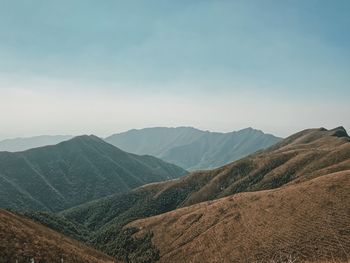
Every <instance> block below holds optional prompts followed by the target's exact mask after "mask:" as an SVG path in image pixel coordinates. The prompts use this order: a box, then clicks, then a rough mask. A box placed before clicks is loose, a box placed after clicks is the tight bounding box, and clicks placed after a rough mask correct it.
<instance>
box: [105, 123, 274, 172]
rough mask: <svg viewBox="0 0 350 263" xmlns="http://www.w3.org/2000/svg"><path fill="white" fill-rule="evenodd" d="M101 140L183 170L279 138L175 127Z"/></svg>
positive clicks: (261, 146)
mask: <svg viewBox="0 0 350 263" xmlns="http://www.w3.org/2000/svg"><path fill="white" fill-rule="evenodd" d="M105 140H106V141H107V142H109V143H111V144H113V145H115V146H117V147H120V148H121V149H123V150H125V151H127V152H132V153H136V154H150V155H153V156H156V157H158V158H161V159H163V160H165V161H168V162H171V163H174V164H177V165H179V166H181V167H183V168H185V169H187V170H200V169H209V168H216V167H219V166H222V165H224V164H227V163H229V162H232V161H235V160H238V159H240V158H242V157H245V156H247V155H249V154H251V153H254V152H256V151H258V150H261V149H264V148H267V147H269V146H271V145H273V144H275V143H277V142H278V141H280V140H281V139H280V138H277V137H275V136H273V135H270V134H265V133H263V132H262V131H259V130H255V129H252V128H247V129H243V130H240V131H236V132H229V133H218V132H208V131H201V130H197V129H194V128H191V127H178V128H146V129H141V130H130V131H127V132H124V133H120V134H115V135H112V136H110V137H108V138H106V139H105Z"/></svg>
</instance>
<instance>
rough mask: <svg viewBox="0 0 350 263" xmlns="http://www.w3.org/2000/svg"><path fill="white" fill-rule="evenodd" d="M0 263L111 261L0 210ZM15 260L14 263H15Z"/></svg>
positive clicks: (91, 250)
mask: <svg viewBox="0 0 350 263" xmlns="http://www.w3.org/2000/svg"><path fill="white" fill-rule="evenodd" d="M0 233H1V235H0V262H1V263H5V262H6V263H9V262H30V260H31V259H34V260H35V262H61V259H63V260H64V262H67V263H80V262H81V263H107V262H108V263H112V262H116V261H115V260H114V259H113V258H111V257H109V256H107V255H105V254H103V253H102V252H99V251H97V250H95V249H92V248H90V247H87V246H86V245H83V244H82V243H79V242H77V241H76V240H73V239H70V238H67V237H65V236H63V235H62V234H59V233H57V232H55V231H53V230H51V229H49V228H47V227H45V226H42V225H40V224H37V223H34V222H33V221H31V220H29V219H27V218H24V217H22V216H19V215H17V214H13V213H11V212H8V211H5V210H0ZM16 260H17V261H16Z"/></svg>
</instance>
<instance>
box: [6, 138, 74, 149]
mask: <svg viewBox="0 0 350 263" xmlns="http://www.w3.org/2000/svg"><path fill="white" fill-rule="evenodd" d="M72 138H73V136H70V135H42V136H35V137H28V138H14V139H6V140H3V141H0V151H8V152H19V151H25V150H29V149H32V148H37V147H43V146H47V145H55V144H57V143H60V142H63V141H67V140H70V139H72Z"/></svg>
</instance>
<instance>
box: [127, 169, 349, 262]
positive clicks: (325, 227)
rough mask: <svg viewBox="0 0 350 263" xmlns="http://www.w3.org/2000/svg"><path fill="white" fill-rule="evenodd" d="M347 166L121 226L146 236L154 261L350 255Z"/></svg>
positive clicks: (317, 258) (340, 257) (341, 258)
mask: <svg viewBox="0 0 350 263" xmlns="http://www.w3.org/2000/svg"><path fill="white" fill-rule="evenodd" d="M349 200H350V170H347V171H343V172H338V173H332V174H329V175H325V176H322V177H318V178H316V179H313V180H310V181H307V182H304V183H299V184H291V185H288V186H285V187H282V188H279V189H276V190H267V191H259V192H250V193H241V194H236V195H233V196H230V197H225V198H222V199H219V200H215V201H209V202H203V203H200V204H196V205H193V206H189V207H186V208H181V209H177V210H175V211H171V212H168V213H166V214H162V215H159V216H155V217H151V218H146V219H141V220H138V221H136V222H133V223H131V224H129V225H128V226H127V227H130V228H136V229H138V230H140V231H139V232H138V233H136V234H135V235H137V236H142V235H144V234H146V233H148V232H152V233H153V234H154V236H153V238H152V241H153V243H154V244H155V246H156V248H158V249H159V251H160V260H159V262H230V263H231V262H256V261H257V262H270V260H271V259H274V258H275V259H285V260H286V259H287V257H289V256H291V257H292V258H293V259H294V260H295V261H293V262H301V261H305V260H309V261H321V260H330V259H332V260H335V259H336V260H339V261H342V262H348V260H349V259H350V258H349V255H350V202H349Z"/></svg>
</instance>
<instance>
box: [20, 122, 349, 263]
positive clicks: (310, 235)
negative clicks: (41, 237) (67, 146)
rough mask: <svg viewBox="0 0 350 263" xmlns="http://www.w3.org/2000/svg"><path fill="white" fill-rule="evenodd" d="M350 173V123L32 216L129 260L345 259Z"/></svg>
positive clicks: (252, 260)
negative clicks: (214, 166) (208, 167)
mask: <svg viewBox="0 0 350 263" xmlns="http://www.w3.org/2000/svg"><path fill="white" fill-rule="evenodd" d="M349 176H350V138H349V136H348V135H347V133H346V131H345V130H344V128H342V127H338V128H335V129H333V130H326V129H324V128H320V129H309V130H304V131H301V132H299V133H297V134H294V135H292V136H290V137H288V138H286V139H284V140H282V141H281V142H279V143H277V144H275V145H274V146H271V147H269V148H268V149H266V150H263V151H260V152H257V153H255V154H252V155H250V156H248V157H245V158H243V159H240V160H238V161H235V162H232V163H230V164H228V165H225V166H223V167H220V168H217V169H214V170H210V171H197V172H192V173H190V174H189V175H186V176H184V177H181V178H178V179H175V180H171V181H166V182H159V183H153V184H148V185H144V186H141V187H139V188H136V189H134V190H132V191H130V192H126V193H121V194H116V195H111V196H108V197H105V198H102V199H98V200H95V201H92V202H89V203H85V204H82V205H80V206H77V207H72V208H70V209H68V210H65V211H61V212H60V213H55V214H52V213H45V212H44V213H43V212H41V213H38V212H35V211H34V212H28V213H26V214H25V215H26V216H28V217H30V218H32V219H33V220H35V221H37V222H41V223H43V224H45V225H47V226H49V227H51V228H53V229H55V230H57V231H59V232H61V233H64V234H67V235H70V236H72V237H75V238H77V239H79V240H81V241H82V242H85V243H87V244H89V245H91V246H94V247H95V248H98V249H100V250H102V251H104V252H106V253H108V254H109V255H111V256H113V257H115V258H117V259H118V260H120V261H122V262H156V261H159V262H216V260H217V259H220V260H221V261H220V262H271V261H272V262H288V260H294V261H293V262H306V261H310V262H327V260H337V261H339V262H346V260H347V259H348V255H349V253H350V232H349V230H350V229H349V218H350V214H349V211H350V202H348V201H347V200H350V182H349V179H350V177H349ZM135 220H136V221H135ZM305 233H307V235H306V234H305ZM274 260H276V261H274Z"/></svg>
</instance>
